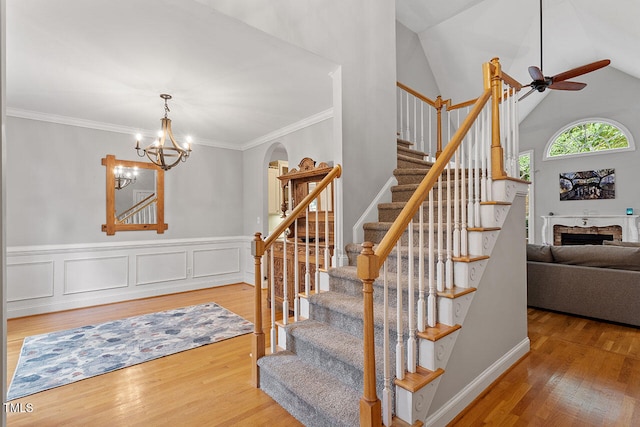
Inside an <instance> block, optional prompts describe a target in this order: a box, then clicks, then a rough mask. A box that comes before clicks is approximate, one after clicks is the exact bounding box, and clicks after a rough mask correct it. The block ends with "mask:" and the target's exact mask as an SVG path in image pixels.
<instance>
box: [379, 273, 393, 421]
mask: <svg viewBox="0 0 640 427" xmlns="http://www.w3.org/2000/svg"><path fill="white" fill-rule="evenodd" d="M387 263H388V261H385V262H384V268H383V272H382V277H383V286H384V287H383V291H382V292H383V306H384V307H383V309H382V312H383V326H382V328H383V330H382V333H383V340H382V341H383V342H382V345H383V356H382V358H383V366H384V388H383V390H382V421H383V423H384V425H385V426H390V425H391V419H392V415H393V414H392V407H393V406H392V405H393V400H392V391H391V361H390V360H389V359H390V358H389V346H390V345H391V343H390V342H389V284H388V282H387Z"/></svg>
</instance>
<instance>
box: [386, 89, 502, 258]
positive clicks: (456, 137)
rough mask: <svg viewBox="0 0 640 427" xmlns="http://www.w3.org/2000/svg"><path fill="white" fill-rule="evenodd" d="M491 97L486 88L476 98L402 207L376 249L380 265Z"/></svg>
mask: <svg viewBox="0 0 640 427" xmlns="http://www.w3.org/2000/svg"><path fill="white" fill-rule="evenodd" d="M490 98H491V90H485V91H484V93H483V94H482V95H481V96H480V97H479V98H478V99H477V100H476V102H475V104H474V106H473V108H472V109H471V112H470V113H469V115H468V116H467V118H466V119H465V120H464V122H462V124H461V125H460V127H459V128H458V130H457V131H456V133H455V134H453V137H452V138H451V141H450V142H449V143H448V144H447V146H446V147H445V148H444V150H442V154H441V156H440V158H439V159H438V161H437V162H436V163H435V164H434V165H433V166H432V167H431V169H430V170H429V172H428V173H427V175H426V176H425V177H424V179H423V180H422V182H421V183H420V185H419V186H418V188H417V189H416V191H415V192H414V193H413V195H412V196H411V198H410V199H409V201H408V202H407V204H406V205H405V207H404V208H403V209H402V211H401V212H400V214H399V215H398V218H397V219H396V221H395V222H394V223H393V225H392V226H391V228H390V229H389V231H388V232H387V234H386V235H385V236H384V238H383V239H382V241H381V242H380V244H379V245H378V246H377V248H376V249H375V254H376V255H377V256H378V265H382V263H383V262H384V260H385V259H386V258H387V256H388V255H389V254H390V253H391V251H392V250H393V247H394V246H395V244H396V242H397V241H398V239H400V237H401V236H402V233H403V232H404V230H405V229H406V228H407V225H409V222H411V219H412V218H413V217H414V215H415V214H416V212H418V209H419V207H420V205H421V204H422V203H423V202H424V200H425V199H426V197H427V195H428V194H429V191H430V190H431V188H433V186H434V185H435V183H436V182H437V180H438V177H439V176H440V175H441V174H442V173H443V172H444V169H445V167H446V166H447V164H448V163H449V161H450V160H451V158H452V157H453V155H454V153H455V152H456V150H457V149H458V147H459V146H460V144H461V143H462V140H463V139H464V137H465V135H466V134H467V132H468V131H469V129H471V126H473V123H474V122H475V120H476V118H477V117H478V116H479V115H480V112H481V111H482V109H483V108H484V106H485V104H486V103H487V101H488V100H489V99H490Z"/></svg>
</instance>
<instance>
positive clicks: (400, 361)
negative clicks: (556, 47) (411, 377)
mask: <svg viewBox="0 0 640 427" xmlns="http://www.w3.org/2000/svg"><path fill="white" fill-rule="evenodd" d="M396 257H397V262H396V269H397V270H396V282H397V284H396V298H397V300H398V301H397V303H396V314H397V320H396V327H397V329H398V334H397V340H396V378H398V379H399V380H401V379H403V378H404V371H405V369H404V342H403V335H404V334H403V331H402V328H403V322H402V282H401V281H400V278H401V272H402V257H401V256H400V239H398V243H397V244H396Z"/></svg>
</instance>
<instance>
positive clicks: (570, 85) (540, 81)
mask: <svg viewBox="0 0 640 427" xmlns="http://www.w3.org/2000/svg"><path fill="white" fill-rule="evenodd" d="M610 63H611V61H610V60H608V59H602V60H600V61H596V62H592V63H590V64H586V65H582V66H580V67H577V68H572V69H571V70H568V71H565V72H563V73H560V74H556V75H555V76H551V77H547V76H545V75H544V74H543V73H542V0H540V67H536V66H535V65H532V66H531V67H529V75H530V76H531V78H532V79H533V81H532V82H531V83H529V84H528V85H525V86H523V87H530V88H531V90H530V91H529V92H527V93H525V94H524V95H523V96H522V97H520V99H519V101H521V100H523V99H524V98H526V97H527V96H529V95H530V94H531V93H532V92H534V91H538V92H544V91H545V90H546V89H547V88H549V89H557V90H580V89H582V88H584V87H585V86H586V85H587V84H586V83H579V82H570V81H567V80H569V79H571V78H573V77H577V76H581V75H583V74H587V73H590V72H592V71H595V70H598V69H600V68H603V67H606V66H607V65H609V64H610Z"/></svg>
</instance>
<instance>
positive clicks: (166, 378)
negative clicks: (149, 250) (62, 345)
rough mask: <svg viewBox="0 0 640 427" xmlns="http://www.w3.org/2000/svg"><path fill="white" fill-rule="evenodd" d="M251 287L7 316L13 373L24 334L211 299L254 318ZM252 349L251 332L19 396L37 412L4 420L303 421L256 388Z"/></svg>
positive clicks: (113, 423) (94, 424) (116, 424)
mask: <svg viewBox="0 0 640 427" xmlns="http://www.w3.org/2000/svg"><path fill="white" fill-rule="evenodd" d="M253 290H254V288H253V286H249V285H246V284H234V285H229V286H223V287H216V288H211V289H206V290H201V291H193V292H186V293H181V294H174V295H169V296H162V297H155V298H149V299H144V300H136V301H129V302H125V303H117V304H109V305H105V306H99V307H93V308H88V309H80V310H72V311H66V312H61V313H53V314H46V315H40V316H32V317H26V318H21V319H13V320H9V322H8V355H7V359H8V367H7V371H8V377H9V378H11V377H12V376H13V371H14V370H15V366H16V364H17V363H18V355H19V352H20V348H21V347H22V340H23V338H24V337H25V336H29V335H35V334H42V333H46V332H52V331H57V330H63V329H68V328H72V327H76V326H82V325H87V324H93V323H100V322H105V321H109V320H115V319H121V318H124V317H129V316H135V315H139V314H145V313H153V312H156V311H162V310H168V309H172V308H178V307H185V306H189V305H194V304H200V303H204V302H211V301H214V302H216V303H218V304H219V305H221V306H223V307H225V308H227V309H229V310H231V311H233V312H234V313H237V314H239V315H240V316H242V317H244V318H246V319H248V320H250V321H253ZM263 313H264V320H263V322H268V318H269V312H268V310H267V309H266V307H265V308H264V309H263ZM263 324H265V325H267V324H269V323H263ZM266 335H267V339H268V335H269V334H268V333H267V334H266ZM250 351H251V334H248V335H243V336H240V337H236V338H232V339H229V340H226V341H222V342H219V343H215V344H210V345H207V346H203V347H199V348H197V349H193V350H189V351H185V352H182V353H178V354H175V355H172V356H167V357H163V358H161V359H157V360H153V361H150V362H145V363H142V364H139V365H135V366H132V367H129V368H125V369H120V370H118V371H115V372H111V373H108V374H104V375H100V376H98V377H94V378H89V379H86V380H82V381H78V382H76V383H74V384H69V385H66V386H63V387H58V388H55V389H52V390H48V391H44V392H41V393H37V394H34V395H31V396H27V397H24V398H22V399H17V400H15V401H13V402H12V403H18V402H19V403H23V404H24V405H26V404H27V403H30V404H31V406H32V408H33V411H32V412H30V413H28V412H25V413H8V414H7V425H9V426H11V427H13V426H38V427H42V426H83V427H86V426H91V427H99V426H110V427H120V426H154V427H155V426H236V425H237V426H278V425H281V426H300V425H301V424H300V423H299V422H298V421H297V420H296V419H295V418H293V417H292V416H291V415H289V413H288V412H287V411H285V410H284V409H282V408H281V407H280V406H279V405H278V404H277V403H275V402H274V401H273V400H272V399H271V398H270V397H269V396H267V395H266V394H265V393H263V392H262V391H261V390H259V389H256V388H255V387H253V386H252V385H251V382H250V380H251V359H250V356H249V354H250ZM24 407H25V408H26V406H24Z"/></svg>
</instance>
